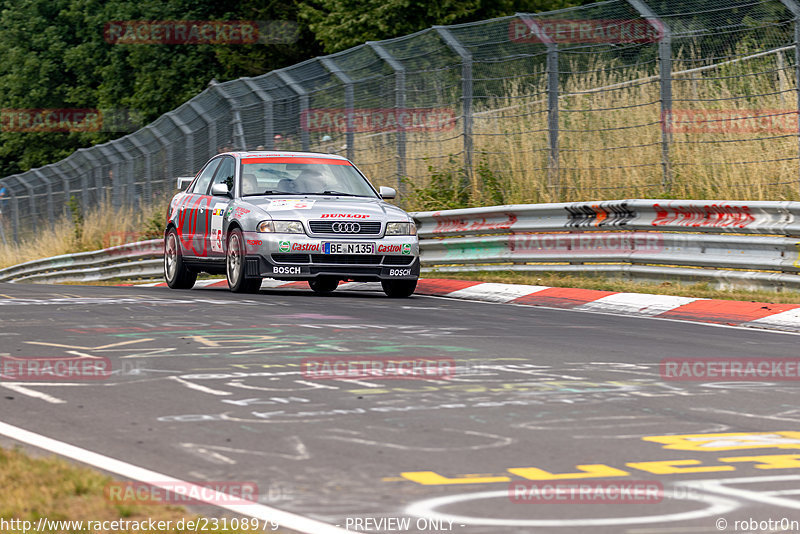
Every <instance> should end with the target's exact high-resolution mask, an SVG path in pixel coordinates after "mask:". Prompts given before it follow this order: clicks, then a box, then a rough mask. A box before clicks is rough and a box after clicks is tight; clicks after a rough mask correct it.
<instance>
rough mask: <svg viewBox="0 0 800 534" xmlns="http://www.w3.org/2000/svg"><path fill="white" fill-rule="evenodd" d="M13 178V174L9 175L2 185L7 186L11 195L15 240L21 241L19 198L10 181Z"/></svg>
mask: <svg viewBox="0 0 800 534" xmlns="http://www.w3.org/2000/svg"><path fill="white" fill-rule="evenodd" d="M11 178H13V176H9V177H8V178H7V179H6V181H4V182H3V183H2V185H3V186H5V188H6V191H8V195H9V196H10V197H11V235H12V237H13V239H14V242H15V243H19V199H18V198H17V192H16V191H14V189H13V188H12V187H11V185H10V184H9V183H8V180H9V179H11Z"/></svg>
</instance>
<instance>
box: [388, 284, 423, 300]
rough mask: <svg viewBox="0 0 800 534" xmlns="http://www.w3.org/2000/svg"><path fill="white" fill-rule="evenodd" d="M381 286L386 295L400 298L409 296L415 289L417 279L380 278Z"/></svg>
mask: <svg viewBox="0 0 800 534" xmlns="http://www.w3.org/2000/svg"><path fill="white" fill-rule="evenodd" d="M381 287H382V288H383V292H384V293H386V296H387V297H392V298H395V299H401V298H406V297H410V296H411V295H412V294H413V293H414V290H415V289H417V280H416V279H414V280H381Z"/></svg>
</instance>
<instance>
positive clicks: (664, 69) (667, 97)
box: [627, 0, 672, 193]
mask: <svg viewBox="0 0 800 534" xmlns="http://www.w3.org/2000/svg"><path fill="white" fill-rule="evenodd" d="M627 1H628V3H629V4H630V5H631V6H633V8H634V9H635V10H636V11H638V12H639V15H641V16H642V18H644V19H645V20H647V22H649V23H650V25H651V26H652V27H653V29H655V30H656V32H658V33H660V34H661V39H660V40H659V41H658V72H659V78H660V80H661V82H660V99H661V121H660V123H661V167H662V172H663V174H662V178H661V187H662V188H663V189H664V192H666V193H669V192H670V190H671V189H672V166H671V165H670V158H669V145H670V144H671V143H672V132H671V131H670V128H669V125H670V124H671V123H672V120H671V116H672V32H671V31H670V29H669V26H667V25H666V23H664V22H663V21H662V20H661V19H660V18H658V16H657V15H656V14H655V12H653V10H652V9H650V6H648V5H647V4H646V3H645V2H644V1H643V0H627Z"/></svg>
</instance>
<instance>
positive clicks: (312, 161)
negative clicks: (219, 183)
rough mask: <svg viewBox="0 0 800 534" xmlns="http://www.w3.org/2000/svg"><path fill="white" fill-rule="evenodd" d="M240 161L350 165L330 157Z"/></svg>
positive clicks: (249, 161)
mask: <svg viewBox="0 0 800 534" xmlns="http://www.w3.org/2000/svg"><path fill="white" fill-rule="evenodd" d="M242 163H244V164H245V165H250V164H251V163H310V164H312V165H313V164H317V165H350V162H349V161H347V160H344V159H330V158H287V157H281V158H278V157H275V158H246V159H242Z"/></svg>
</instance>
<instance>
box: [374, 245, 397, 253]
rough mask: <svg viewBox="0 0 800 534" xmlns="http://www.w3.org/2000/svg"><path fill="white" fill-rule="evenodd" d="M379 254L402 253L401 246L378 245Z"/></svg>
mask: <svg viewBox="0 0 800 534" xmlns="http://www.w3.org/2000/svg"><path fill="white" fill-rule="evenodd" d="M378 252H400V245H378Z"/></svg>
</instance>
